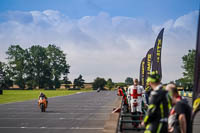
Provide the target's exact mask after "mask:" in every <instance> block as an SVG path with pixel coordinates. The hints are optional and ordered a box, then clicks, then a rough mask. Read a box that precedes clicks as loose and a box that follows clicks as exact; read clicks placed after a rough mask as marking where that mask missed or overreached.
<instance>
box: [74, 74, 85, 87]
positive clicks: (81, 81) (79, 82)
mask: <svg viewBox="0 0 200 133" xmlns="http://www.w3.org/2000/svg"><path fill="white" fill-rule="evenodd" d="M84 83H85V80H84V79H83V76H82V75H79V77H78V78H76V79H74V88H76V87H80V88H83V87H84Z"/></svg>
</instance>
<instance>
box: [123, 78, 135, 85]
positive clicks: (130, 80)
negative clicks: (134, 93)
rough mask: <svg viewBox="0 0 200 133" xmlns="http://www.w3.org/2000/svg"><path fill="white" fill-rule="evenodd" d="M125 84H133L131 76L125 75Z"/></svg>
mask: <svg viewBox="0 0 200 133" xmlns="http://www.w3.org/2000/svg"><path fill="white" fill-rule="evenodd" d="M125 84H126V85H133V78H131V77H127V78H126V80H125Z"/></svg>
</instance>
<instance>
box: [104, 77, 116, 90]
mask: <svg viewBox="0 0 200 133" xmlns="http://www.w3.org/2000/svg"><path fill="white" fill-rule="evenodd" d="M106 87H108V88H109V90H111V89H112V88H113V87H114V83H113V82H112V79H111V78H109V79H108V80H107V83H106Z"/></svg>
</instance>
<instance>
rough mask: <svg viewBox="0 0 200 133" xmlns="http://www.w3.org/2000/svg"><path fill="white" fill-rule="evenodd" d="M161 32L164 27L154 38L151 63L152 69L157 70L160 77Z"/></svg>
mask: <svg viewBox="0 0 200 133" xmlns="http://www.w3.org/2000/svg"><path fill="white" fill-rule="evenodd" d="M163 32H164V28H163V29H162V30H161V31H160V33H159V34H158V37H157V39H156V43H155V46H154V51H153V64H152V71H155V72H157V73H158V74H159V75H160V77H162V68H161V50H162V41H163Z"/></svg>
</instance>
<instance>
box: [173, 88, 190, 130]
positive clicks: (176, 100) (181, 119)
mask: <svg viewBox="0 0 200 133" xmlns="http://www.w3.org/2000/svg"><path fill="white" fill-rule="evenodd" d="M170 90H171V92H170V93H171V97H172V104H173V105H174V111H175V115H176V116H175V122H174V126H172V127H169V131H170V132H172V133H191V128H192V126H191V113H192V109H191V107H190V106H189V104H188V103H187V102H186V101H185V100H182V99H181V97H180V95H179V94H178V90H177V88H176V86H171V88H170Z"/></svg>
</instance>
